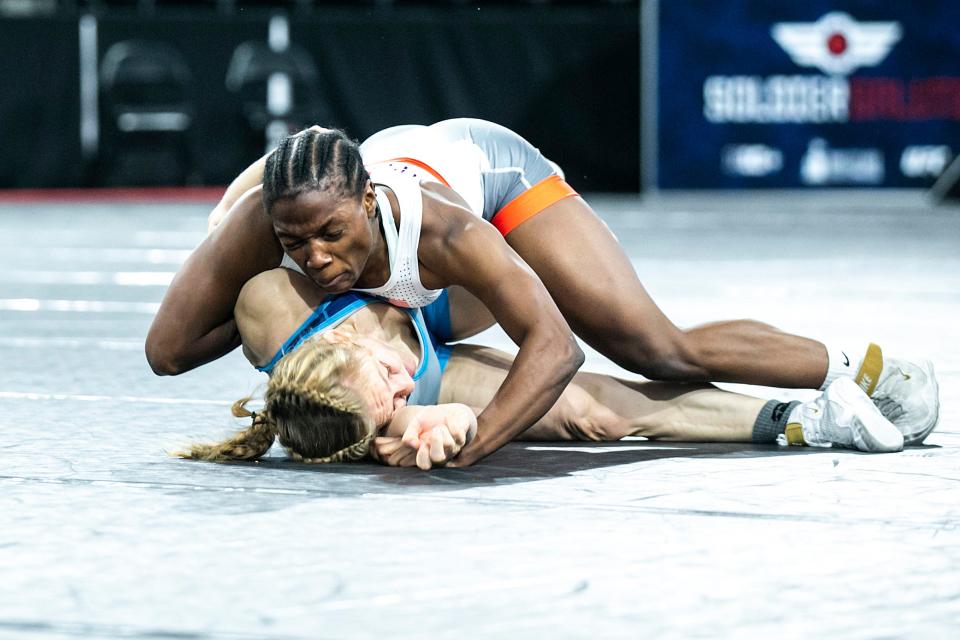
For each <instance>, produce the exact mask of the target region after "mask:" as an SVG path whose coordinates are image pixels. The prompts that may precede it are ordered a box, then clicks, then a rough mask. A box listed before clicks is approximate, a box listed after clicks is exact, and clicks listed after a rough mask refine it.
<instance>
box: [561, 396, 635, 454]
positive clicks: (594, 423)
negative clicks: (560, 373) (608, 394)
mask: <svg viewBox="0 0 960 640" xmlns="http://www.w3.org/2000/svg"><path fill="white" fill-rule="evenodd" d="M558 408H559V410H560V415H561V424H562V425H563V431H564V434H565V436H566V439H569V440H586V441H589V442H610V441H613V440H619V439H620V438H622V437H623V436H624V435H626V434H625V432H624V423H625V421H624V419H623V418H622V417H621V416H619V415H617V414H616V413H614V412H613V411H611V410H610V409H608V408H607V407H606V406H604V405H602V404H601V403H599V402H598V401H597V400H596V399H594V397H593V396H592V395H590V393H588V392H587V391H586V390H585V389H583V388H582V387H580V386H578V385H576V384H571V385H569V386H568V387H567V388H566V389H565V390H564V392H563V395H562V396H561V397H560V401H559V403H558Z"/></svg>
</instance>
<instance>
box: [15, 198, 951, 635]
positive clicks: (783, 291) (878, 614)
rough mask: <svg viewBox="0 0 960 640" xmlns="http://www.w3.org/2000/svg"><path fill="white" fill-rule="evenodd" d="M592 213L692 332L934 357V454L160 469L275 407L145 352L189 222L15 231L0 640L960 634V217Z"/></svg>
mask: <svg viewBox="0 0 960 640" xmlns="http://www.w3.org/2000/svg"><path fill="white" fill-rule="evenodd" d="M591 201H592V202H593V204H594V206H595V208H596V209H597V210H598V211H599V212H601V214H602V215H603V216H604V217H605V218H606V220H607V221H608V222H609V224H610V226H611V228H612V229H613V230H614V231H615V233H616V234H617V235H618V236H619V237H620V239H621V241H622V242H623V244H624V246H626V247H627V248H628V250H629V252H630V254H631V256H632V257H633V258H634V261H635V265H636V268H637V270H638V272H639V273H640V274H641V278H642V279H643V280H644V282H645V283H646V284H647V286H648V287H649V289H650V290H651V291H652V293H653V295H654V298H655V299H656V300H658V301H659V303H660V304H661V306H662V307H663V308H664V310H665V311H666V312H667V313H668V314H669V315H671V316H672V317H673V318H674V319H675V320H676V321H677V322H678V323H679V324H682V325H692V324H697V323H700V322H705V321H709V320H713V319H723V318H733V317H754V318H758V319H762V320H766V321H769V322H772V323H774V324H777V325H779V326H781V327H782V328H784V329H788V330H790V331H793V332H798V333H801V334H805V335H809V336H811V337H816V338H819V339H822V340H825V341H830V342H835V343H838V344H841V345H857V344H862V343H863V342H865V341H867V340H875V341H877V342H879V343H880V344H881V345H882V346H883V347H884V350H885V352H886V353H889V354H907V355H909V354H916V355H929V356H930V357H932V358H933V359H934V361H935V362H936V365H937V368H938V373H939V378H940V383H941V397H942V403H943V405H942V411H941V422H940V427H939V429H938V430H937V431H936V432H935V433H934V434H933V435H932V436H931V437H930V438H929V439H928V441H927V444H926V446H923V447H918V448H912V449H908V450H906V451H904V452H903V453H899V454H890V455H863V454H859V453H856V452H850V451H838V450H808V449H792V450H789V451H786V450H778V449H777V448H776V447H759V446H747V445H742V446H740V445H722V446H721V445H697V444H690V445H687V444H683V445H677V444H674V445H657V444H653V443H648V442H645V441H642V440H633V441H629V442H622V443H616V444H608V445H597V446H583V445H576V446H573V445H542V444H541V445H536V446H533V445H512V446H509V447H507V448H506V449H505V450H503V451H501V452H499V453H498V454H496V455H494V456H492V457H491V458H489V459H488V460H486V461H485V462H484V463H482V464H481V465H479V466H476V467H474V468H470V469H463V470H441V471H438V472H431V473H423V472H420V471H417V470H410V469H390V468H385V467H381V466H378V465H375V464H351V465H331V466H320V467H317V466H299V465H295V464H292V463H288V462H285V461H284V460H283V457H282V453H281V452H280V451H278V450H276V449H275V450H274V452H273V453H272V455H273V456H274V457H271V458H269V459H268V460H266V461H265V462H263V463H261V464H251V465H247V464H240V465H230V466H222V465H214V464H204V463H195V462H188V461H181V460H177V459H173V458H170V457H168V456H167V455H166V453H165V451H168V450H171V449H174V448H176V447H178V446H181V445H183V444H184V443H186V442H189V441H191V440H202V439H208V438H214V437H218V436H220V435H223V434H225V433H227V432H228V431H230V430H232V429H235V428H239V427H241V426H242V424H241V423H239V422H235V421H234V420H233V419H232V418H230V417H229V411H228V408H229V405H230V403H231V402H232V401H233V400H234V399H236V398H239V397H241V396H243V395H246V394H248V393H249V392H251V391H254V390H255V389H256V388H257V386H258V384H260V383H261V382H262V379H261V374H258V373H257V372H255V371H254V370H252V369H251V368H249V366H247V364H246V363H245V361H243V360H242V358H241V357H240V355H239V354H238V353H234V354H232V355H231V356H229V357H227V358H225V359H223V360H221V361H218V362H216V363H214V364H212V365H210V366H207V367H204V368H202V369H200V370H198V371H195V372H192V373H189V374H186V375H183V376H181V377H178V378H158V377H155V376H153V375H152V374H151V373H150V371H149V369H148V367H147V365H146V362H145V360H144V357H143V338H144V335H145V333H146V330H147V327H148V325H149V323H150V320H151V317H152V314H153V312H154V311H155V310H156V307H157V305H158V303H159V301H160V299H161V297H162V295H163V292H164V288H165V286H166V285H167V283H168V282H169V281H170V278H171V277H172V274H173V272H174V271H175V270H176V269H177V267H178V265H179V264H180V263H181V262H182V261H183V260H184V258H185V257H186V256H187V254H188V252H189V251H190V249H191V248H192V247H194V246H195V245H196V244H197V243H198V242H199V241H200V240H201V238H202V237H203V230H204V227H205V215H206V211H207V207H206V206H199V205H197V206H193V205H176V206H171V205H163V206H161V205H153V206H147V205H119V204H100V205H95V204H84V205H79V204H49V203H47V204H3V205H0V247H2V249H0V266H2V270H0V362H2V364H3V368H2V372H0V405H2V407H3V409H2V413H0V451H2V453H0V514H2V515H0V568H2V572H0V576H2V580H0V594H2V597H0V637H3V638H7V637H9V638H29V639H34V638H74V637H93V638H178V639H186V638H204V639H206V638H210V639H214V638H321V637H322V638H343V639H353V638H422V637H434V638H479V639H484V638H551V639H555V638H638V637H642V638H659V637H678V636H689V637H710V638H714V637H737V638H768V637H774V636H775V637H779V638H810V637H818V638H843V639H845V640H846V639H850V638H895V637H909V638H944V637H954V635H953V634H955V633H956V631H957V629H958V628H960V339H958V338H960V329H958V325H960V321H958V320H960V209H957V208H933V207H931V206H929V205H928V204H926V203H925V201H924V200H923V199H922V198H921V196H920V195H919V194H917V193H912V192H910V193H903V192H893V193H890V192H885V193H868V194H848V193H829V194H815V195H796V194H764V195H760V196H754V195H749V194H731V195H721V196H717V195H715V194H707V195H698V196H670V197H666V196H663V197H659V198H648V199H643V200H640V199H636V198H630V197H595V198H592V199H591ZM570 242H571V245H570V247H567V248H566V249H567V250H572V251H576V250H577V245H576V239H575V238H571V241H570ZM482 339H486V340H488V341H490V342H492V343H493V344H495V345H497V346H506V338H505V337H504V336H503V334H502V333H497V332H491V333H488V334H486V335H484V336H483V337H482ZM587 366H588V368H592V369H594V370H602V371H614V368H613V367H612V366H611V365H608V364H606V363H605V362H604V361H603V359H602V358H600V357H599V356H597V355H596V354H591V355H590V356H589V358H588V363H587ZM756 392H757V393H760V394H763V395H772V394H773V393H774V391H772V390H769V389H758V390H756ZM778 396H779V397H790V398H793V397H800V398H804V397H808V396H809V393H808V392H780V393H778Z"/></svg>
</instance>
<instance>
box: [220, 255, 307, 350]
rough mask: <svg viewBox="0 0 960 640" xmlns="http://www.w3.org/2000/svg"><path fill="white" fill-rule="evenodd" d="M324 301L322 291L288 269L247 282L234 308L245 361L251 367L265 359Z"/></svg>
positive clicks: (261, 275) (266, 273) (264, 274)
mask: <svg viewBox="0 0 960 640" xmlns="http://www.w3.org/2000/svg"><path fill="white" fill-rule="evenodd" d="M323 299H324V294H323V292H322V291H320V290H319V289H317V287H316V286H314V285H313V283H312V282H310V281H309V280H308V279H307V278H306V277H304V276H302V275H300V274H299V273H296V272H295V271H291V270H290V269H283V268H279V269H271V270H270V271H264V272H263V273H260V274H257V275H256V276H254V277H253V278H251V279H250V280H248V281H247V283H246V284H245V285H244V286H243V288H242V289H241V290H240V295H239V297H238V298H237V304H236V307H235V308H234V318H235V319H236V322H237V330H238V331H239V333H240V339H241V341H242V342H243V346H244V352H245V353H246V354H247V358H248V359H250V360H251V362H253V363H254V364H262V363H263V362H265V361H266V360H268V359H269V358H270V357H271V356H272V355H273V354H274V353H275V352H276V350H277V349H278V348H279V346H280V345H281V344H283V341H284V340H286V338H287V337H289V336H290V334H291V333H292V332H293V331H295V330H296V328H297V327H298V326H299V325H300V324H301V323H302V322H303V321H304V320H305V319H306V318H307V317H308V316H309V315H310V313H311V312H312V310H313V308H314V307H315V306H317V305H318V304H320V303H321V302H322V301H323ZM251 356H252V357H251ZM254 360H256V361H254Z"/></svg>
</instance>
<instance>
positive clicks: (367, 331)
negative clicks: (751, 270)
mask: <svg viewBox="0 0 960 640" xmlns="http://www.w3.org/2000/svg"><path fill="white" fill-rule="evenodd" d="M338 328H340V329H342V330H346V331H351V332H353V333H355V334H357V335H359V336H366V337H369V338H376V339H377V340H382V341H383V342H386V343H387V344H389V345H390V346H391V347H393V348H395V349H396V350H397V351H399V352H400V357H401V358H403V360H404V362H406V363H409V364H411V365H412V366H413V368H416V366H417V365H418V364H419V363H420V355H421V354H420V340H419V339H418V338H417V334H416V332H415V330H414V328H413V323H412V322H411V320H410V316H409V315H408V314H407V313H406V312H405V311H402V310H401V309H397V308H395V307H393V306H391V305H389V304H386V303H384V304H371V305H367V306H365V307H363V308H362V309H360V310H358V311H357V312H355V313H354V314H352V315H351V316H350V317H349V318H347V319H346V320H344V321H343V322H342V323H341V324H340V325H339V326H338Z"/></svg>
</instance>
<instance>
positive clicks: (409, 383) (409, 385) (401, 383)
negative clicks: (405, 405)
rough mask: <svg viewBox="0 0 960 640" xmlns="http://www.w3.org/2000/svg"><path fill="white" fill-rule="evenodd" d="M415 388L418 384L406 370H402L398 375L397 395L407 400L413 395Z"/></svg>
mask: <svg viewBox="0 0 960 640" xmlns="http://www.w3.org/2000/svg"><path fill="white" fill-rule="evenodd" d="M414 386H416V383H415V382H414V381H413V378H411V377H410V374H409V373H407V370H406V369H404V368H401V369H400V374H399V375H397V382H396V395H398V396H403V397H404V398H406V397H407V396H409V395H410V394H411V393H413V388H414Z"/></svg>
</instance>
